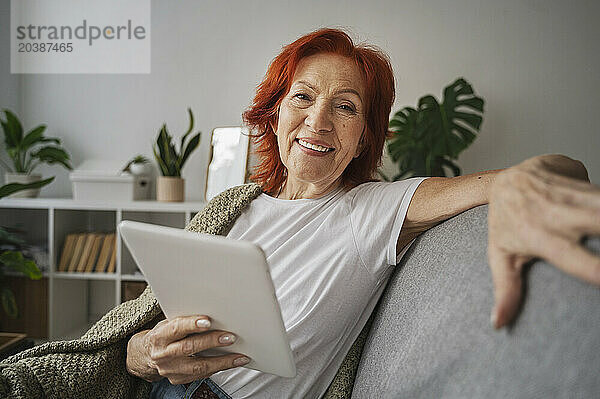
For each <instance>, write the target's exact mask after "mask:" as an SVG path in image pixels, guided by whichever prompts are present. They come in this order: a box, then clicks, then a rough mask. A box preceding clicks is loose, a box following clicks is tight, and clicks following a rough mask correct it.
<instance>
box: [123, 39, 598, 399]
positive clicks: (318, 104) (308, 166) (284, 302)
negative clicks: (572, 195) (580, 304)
mask: <svg viewBox="0 0 600 399" xmlns="http://www.w3.org/2000/svg"><path fill="white" fill-rule="evenodd" d="M393 100H394V78H393V73H392V69H391V66H390V63H389V61H388V59H387V57H386V56H385V55H384V54H383V53H382V52H381V51H379V50H376V49H374V48H372V47H367V46H355V45H354V44H353V43H352V41H351V39H350V38H349V37H348V36H347V35H346V34H345V33H344V32H342V31H339V30H333V29H322V30H318V31H315V32H313V33H311V34H308V35H306V36H303V37H301V38H299V39H298V40H296V41H295V42H293V43H292V44H290V45H288V46H286V47H285V48H284V49H283V51H282V52H281V53H280V54H279V55H278V56H277V57H276V58H275V59H274V61H273V62H272V63H271V65H270V67H269V69H268V71H267V74H266V76H265V79H264V80H263V82H262V83H261V84H260V86H259V87H258V90H257V93H256V97H255V99H254V103H253V105H252V107H251V108H250V109H249V110H248V111H247V112H245V113H244V120H245V122H246V123H247V124H248V125H249V126H251V127H252V128H254V129H255V130H256V131H258V132H259V133H258V134H257V135H256V136H255V139H256V140H257V144H258V155H259V157H261V163H260V165H259V167H258V169H257V172H256V173H255V174H254V175H253V176H252V179H253V180H254V181H256V182H257V183H258V184H260V186H261V188H262V191H263V192H262V193H261V194H260V195H258V196H257V197H256V199H254V200H253V201H252V202H251V204H250V205H249V206H248V207H247V208H246V209H244V211H243V212H242V213H241V215H240V216H239V217H238V218H237V219H236V221H235V223H234V224H233V226H232V227H231V229H230V231H229V232H228V234H227V236H228V237H229V238H233V239H238V240H249V241H252V242H254V243H256V244H258V245H260V246H261V248H262V249H263V250H264V251H265V254H266V256H267V259H268V261H269V266H270V269H271V275H272V277H273V281H274V284H275V288H276V294H277V298H278V300H279V302H280V306H281V311H282V315H283V319H284V323H285V326H286V330H287V332H288V335H289V338H290V343H291V346H292V350H293V352H294V355H295V360H296V366H297V370H298V374H297V376H296V377H295V378H293V379H285V378H280V377H277V376H275V375H271V374H267V373H262V372H258V371H255V370H250V369H245V368H236V366H239V365H243V364H245V363H246V362H247V361H248V359H247V358H246V357H245V356H243V355H242V354H231V355H227V356H221V357H217V358H210V359H208V358H202V357H194V358H190V357H189V356H188V354H192V353H197V352H200V351H202V350H205V349H208V348H210V347H215V346H223V345H229V344H230V343H231V342H233V338H229V339H226V340H220V339H222V338H223V337H227V334H226V332H223V331H214V330H210V315H194V316H190V317H182V318H178V319H175V320H169V321H167V320H163V321H160V322H159V323H158V324H157V325H156V326H155V327H154V328H153V329H151V330H147V331H142V332H140V333H139V334H137V335H136V336H134V338H133V339H132V341H131V342H130V344H129V350H128V357H127V362H128V365H129V368H128V369H129V371H130V372H131V373H132V374H134V375H137V376H139V377H141V378H144V379H146V380H147V381H154V382H155V383H154V390H153V395H152V397H155V398H175V397H179V396H178V395H179V394H180V393H183V392H184V391H185V389H183V388H181V386H179V387H177V385H179V384H187V383H190V382H192V381H195V380H198V379H199V378H206V377H209V376H210V380H209V381H208V384H207V387H206V388H205V389H206V390H207V391H208V390H209V389H212V390H214V391H215V392H218V395H220V396H219V397H227V395H231V396H232V397H235V398H247V397H281V398H283V397H285V398H288V397H298V398H300V397H310V398H317V397H321V396H322V395H323V394H324V393H325V391H326V390H327V387H328V386H329V384H330V383H331V381H332V379H333V377H334V376H335V373H336V371H337V370H338V368H339V366H340V364H341V363H342V361H343V359H344V356H345V355H346V353H347V352H348V350H349V348H350V346H351V345H352V343H353V342H354V340H355V339H356V338H357V336H358V334H359V332H360V331H361V329H362V328H363V326H364V325H365V323H366V321H367V319H368V317H369V315H370V313H371V311H372V310H373V307H374V306H375V304H376V302H377V300H378V298H379V297H380V295H381V293H382V290H383V288H384V287H385V283H386V281H387V278H388V277H389V275H390V272H391V270H392V266H394V265H395V264H397V263H398V261H399V260H400V258H401V257H402V255H403V254H404V253H405V252H406V250H407V249H408V247H409V245H410V243H411V242H412V241H413V240H414V238H415V237H416V236H418V235H419V234H421V233H422V232H424V231H425V230H427V229H429V228H430V227H432V226H434V225H436V224H438V223H439V222H441V221H443V220H446V219H448V218H450V217H452V216H454V215H456V214H458V213H460V212H463V211H465V210H467V209H469V208H472V207H475V206H477V205H481V204H486V203H488V201H489V195H490V187H491V185H492V182H493V181H494V178H495V176H496V174H497V173H499V172H500V170H494V171H487V172H481V173H476V174H471V175H467V176H461V177H456V178H428V179H426V178H422V177H416V178H410V179H407V180H404V181H399V182H394V183H386V182H380V181H375V180H373V179H372V176H373V174H374V172H375V169H376V167H377V166H378V165H379V163H380V160H381V155H382V151H383V145H384V140H385V138H386V135H387V124H388V116H389V114H390V110H391V106H392V103H393ZM543 162H545V163H546V164H548V165H553V166H555V167H556V168H557V169H558V170H559V171H562V172H563V173H564V174H569V173H571V174H572V175H573V177H579V178H581V179H587V175H586V174H585V168H583V166H582V165H581V164H580V163H578V162H575V161H572V160H570V159H569V158H566V157H561V156H552V155H550V156H542V157H537V158H535V159H532V160H530V161H529V164H532V163H533V164H536V163H537V164H536V165H537V166H533V167H532V168H533V169H534V170H541V169H542V168H541V167H540V164H541V163H543ZM529 164H527V165H529ZM557 165H558V166H557ZM504 249H505V248H504ZM529 259H531V257H530V256H526V255H521V254H519V255H518V256H517V257H514V256H513V257H512V258H510V262H504V263H502V262H500V263H499V261H498V260H496V259H494V260H495V261H496V263H495V264H494V267H493V277H494V283H495V287H496V300H497V303H498V305H497V307H496V310H495V311H494V312H493V313H492V319H493V324H494V325H495V326H496V327H499V326H501V325H503V324H505V323H506V322H507V321H508V320H509V319H510V318H511V317H512V316H513V314H514V312H515V309H516V306H517V305H518V302H519V299H520V275H519V273H518V271H520V267H521V266H522V264H523V263H525V262H526V261H527V260H529ZM580 272H581V270H580ZM573 274H576V275H578V276H579V277H581V278H586V277H587V279H588V280H590V281H594V280H593V277H594V275H593V272H592V273H590V272H589V271H588V272H587V274H586V271H585V270H583V271H582V272H581V273H579V274H577V273H573ZM596 282H597V281H596ZM173 331H176V333H173ZM198 332H203V334H200V335H190V334H193V333H198ZM231 337H235V335H231ZM165 377H166V378H165ZM194 388H195V387H194ZM192 391H193V390H188V393H191V392H192ZM225 392H226V393H225ZM205 394H206V393H205Z"/></svg>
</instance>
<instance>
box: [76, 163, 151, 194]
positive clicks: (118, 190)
mask: <svg viewBox="0 0 600 399" xmlns="http://www.w3.org/2000/svg"><path fill="white" fill-rule="evenodd" d="M125 164H126V162H120V161H107V160H99V159H89V160H86V161H84V162H83V163H82V164H81V165H80V166H79V167H78V168H77V169H75V170H74V171H73V172H71V173H69V178H70V180H71V185H72V188H73V199H74V200H108V201H131V200H146V199H148V195H149V193H150V190H149V188H150V177H149V176H147V175H132V174H130V173H127V172H121V169H122V168H123V167H124V166H125Z"/></svg>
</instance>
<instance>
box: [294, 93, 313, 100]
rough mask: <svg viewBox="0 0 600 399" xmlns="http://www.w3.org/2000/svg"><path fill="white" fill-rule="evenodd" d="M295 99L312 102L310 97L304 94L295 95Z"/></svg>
mask: <svg viewBox="0 0 600 399" xmlns="http://www.w3.org/2000/svg"><path fill="white" fill-rule="evenodd" d="M294 97H296V98H298V99H300V100H307V101H308V100H310V97H309V96H307V95H306V94H304V93H298V94H294Z"/></svg>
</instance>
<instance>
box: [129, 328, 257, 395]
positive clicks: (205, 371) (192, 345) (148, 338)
mask: <svg viewBox="0 0 600 399" xmlns="http://www.w3.org/2000/svg"><path fill="white" fill-rule="evenodd" d="M227 337H229V338H227ZM234 342H235V335H234V334H232V333H229V332H226V331H221V330H210V319H209V318H208V316H181V317H176V318H174V319H171V320H166V319H165V320H162V321H160V322H158V324H156V326H155V327H154V328H153V329H151V330H144V331H140V332H139V333H137V334H135V335H133V336H132V337H131V339H130V340H129V342H128V344H127V362H126V363H127V371H128V372H129V373H130V374H132V375H135V376H136V377H140V378H142V379H144V380H146V381H148V382H153V381H158V380H160V379H162V378H167V379H168V380H169V382H170V383H171V384H173V385H177V384H187V383H189V382H192V381H195V380H197V379H201V378H207V377H210V376H211V375H212V374H214V373H216V372H217V371H221V370H226V369H230V368H233V367H239V366H243V365H244V364H247V363H248V362H249V361H250V360H249V359H248V357H246V356H244V355H242V354H239V353H233V354H228V355H223V356H211V357H202V356H192V355H194V354H195V353H198V352H201V351H203V350H206V349H209V348H215V347H222V346H228V345H231V344H233V343H234Z"/></svg>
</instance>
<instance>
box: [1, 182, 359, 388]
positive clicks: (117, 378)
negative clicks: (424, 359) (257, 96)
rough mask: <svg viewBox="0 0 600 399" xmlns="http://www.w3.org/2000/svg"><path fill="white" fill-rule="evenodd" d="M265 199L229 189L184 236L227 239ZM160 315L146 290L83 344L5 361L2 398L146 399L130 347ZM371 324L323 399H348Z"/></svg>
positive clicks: (254, 189)
mask: <svg viewBox="0 0 600 399" xmlns="http://www.w3.org/2000/svg"><path fill="white" fill-rule="evenodd" d="M261 193H262V190H261V187H260V186H259V185H258V184H256V183H249V184H243V185H240V186H236V187H232V188H230V189H227V190H225V191H223V192H222V193H220V194H219V195H217V196H216V197H214V198H213V199H211V201H210V202H209V203H208V204H207V205H206V207H205V208H204V209H203V210H202V211H200V212H198V213H197V214H196V216H194V218H193V219H192V220H191V221H190V222H189V223H188V225H187V226H186V227H185V230H187V231H195V232H200V233H207V234H215V235H227V233H228V232H229V230H230V229H231V227H232V226H233V224H234V222H235V220H236V219H237V218H238V217H239V216H240V214H241V213H242V211H243V210H244V208H246V206H248V204H249V203H250V202H251V201H252V200H253V199H255V198H256V197H257V196H258V195H260V194H261ZM161 314H162V311H161V309H160V306H159V305H158V302H157V300H156V297H155V296H154V294H153V292H152V288H151V287H150V286H148V287H147V288H146V290H145V291H144V292H143V293H142V294H141V295H140V296H139V297H138V298H136V299H134V300H131V301H127V302H124V303H122V304H120V305H118V306H116V307H115V308H113V309H112V310H110V311H109V312H108V313H107V314H105V315H104V316H103V317H102V319H100V320H99V321H98V322H97V323H96V324H94V325H93V326H92V327H91V328H90V329H89V330H88V331H87V332H86V333H85V334H84V335H83V336H81V338H79V339H75V340H71V341H54V342H47V343H45V344H42V345H38V346H34V347H33V348H30V349H27V350H25V351H22V352H20V353H17V354H15V355H13V356H11V357H9V358H7V359H5V360H3V361H2V362H0V398H9V399H35V398H52V399H54V398H78V399H88V398H89V399H92V398H93V399H95V398H115V399H120V398H123V399H125V398H132V399H146V398H148V397H149V395H150V391H151V389H152V384H151V383H149V382H147V381H144V380H142V379H141V378H138V377H135V376H132V375H130V374H129V373H128V372H127V369H126V357H127V343H128V341H129V338H131V336H132V335H134V334H135V333H137V332H139V331H141V330H143V329H144V326H146V325H147V324H148V323H150V322H152V321H153V320H154V319H155V318H157V317H158V316H160V315H161ZM370 321H371V320H369V322H368V323H367V325H366V326H365V327H364V329H363V331H362V332H361V334H360V335H359V337H358V338H357V339H356V341H355V342H354V344H353V346H352V347H351V348H350V351H349V352H348V354H347V355H346V357H345V359H344V361H343V363H342V365H341V367H340V368H339V370H338V373H337V374H336V376H335V378H334V380H333V382H332V383H331V385H330V386H329V388H328V390H327V393H326V394H325V395H324V398H326V399H334V398H335V399H339V398H350V396H351V394H352V387H353V384H354V378H355V376H356V370H357V368H358V363H359V361H360V356H361V353H362V348H363V346H364V343H365V340H366V337H367V335H368V331H369V327H370V325H371V323H370Z"/></svg>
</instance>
